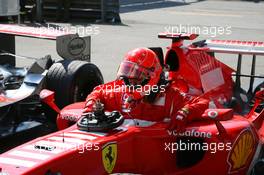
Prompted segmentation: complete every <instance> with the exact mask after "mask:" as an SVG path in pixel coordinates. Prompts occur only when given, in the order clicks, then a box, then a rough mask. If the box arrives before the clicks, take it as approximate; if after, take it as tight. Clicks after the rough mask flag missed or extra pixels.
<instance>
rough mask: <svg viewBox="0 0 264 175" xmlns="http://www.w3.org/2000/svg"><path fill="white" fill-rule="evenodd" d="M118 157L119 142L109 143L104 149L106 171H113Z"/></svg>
mask: <svg viewBox="0 0 264 175" xmlns="http://www.w3.org/2000/svg"><path fill="white" fill-rule="evenodd" d="M116 159H117V144H116V143H108V144H106V145H105V146H104V147H103V149H102V160H103V165H104V168H105V171H106V172H107V173H109V174H111V173H112V171H113V169H114V168H115V164H116Z"/></svg>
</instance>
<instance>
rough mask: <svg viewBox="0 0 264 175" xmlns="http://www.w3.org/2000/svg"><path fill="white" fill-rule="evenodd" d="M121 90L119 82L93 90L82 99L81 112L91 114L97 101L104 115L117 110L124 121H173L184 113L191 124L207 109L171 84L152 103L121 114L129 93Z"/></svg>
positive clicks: (203, 101) (202, 101) (204, 103)
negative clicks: (180, 112) (169, 119)
mask: <svg viewBox="0 0 264 175" xmlns="http://www.w3.org/2000/svg"><path fill="white" fill-rule="evenodd" d="M122 85H123V86H122ZM123 87H124V82H123V80H116V81H112V82H109V83H106V84H103V85H99V86H97V87H96V88H95V89H94V90H93V92H92V93H91V94H89V95H88V96H87V98H86V109H85V111H86V112H89V111H91V110H92V106H93V104H94V103H95V101H97V100H100V102H101V103H103V104H104V107H105V110H106V111H113V110H117V111H119V112H121V113H122V114H123V115H124V116H125V117H132V118H136V119H141V120H148V121H162V120H164V118H171V117H175V116H176V115H177V113H178V111H179V110H181V109H185V110H186V109H187V110H188V116H187V121H192V120H194V119H196V118H200V116H201V115H202V114H203V112H204V111H205V110H206V109H207V108H208V100H206V99H203V98H198V97H196V98H194V97H190V96H188V95H186V94H184V93H182V92H180V91H179V89H178V88H177V87H176V86H175V83H173V82H172V83H170V84H169V85H167V86H166V87H164V89H165V90H164V91H160V92H159V93H158V95H157V97H156V98H155V100H154V102H152V103H149V102H146V100H144V98H143V99H141V100H139V101H137V102H135V103H134V104H133V105H131V110H130V112H129V113H127V112H125V110H126V109H127V105H126V99H127V98H128V96H129V92H127V91H125V88H123Z"/></svg>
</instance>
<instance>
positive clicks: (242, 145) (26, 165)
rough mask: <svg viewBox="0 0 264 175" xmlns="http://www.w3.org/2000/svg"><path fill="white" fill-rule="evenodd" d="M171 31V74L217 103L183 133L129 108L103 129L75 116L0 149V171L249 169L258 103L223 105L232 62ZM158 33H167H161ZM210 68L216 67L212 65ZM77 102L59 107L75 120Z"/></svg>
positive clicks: (65, 173) (45, 174)
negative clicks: (248, 107) (245, 110)
mask: <svg viewBox="0 0 264 175" xmlns="http://www.w3.org/2000/svg"><path fill="white" fill-rule="evenodd" d="M171 37H173V38H174V39H175V38H176V39H175V40H177V39H178V40H179V42H173V44H172V46H171V47H170V48H169V49H168V52H167V54H166V57H165V63H166V64H169V65H171V68H172V69H171V70H170V78H171V79H175V80H177V79H179V80H180V79H181V77H184V80H185V83H186V84H188V86H189V87H192V88H194V89H196V90H198V91H197V92H204V93H202V96H206V97H207V98H209V99H210V100H212V101H213V102H214V103H215V105H216V107H217V108H216V109H208V110H206V111H205V112H204V114H203V115H202V116H201V119H200V120H197V121H194V122H192V123H190V124H188V127H187V128H186V131H185V132H183V133H176V132H174V131H167V130H166V128H167V126H168V121H166V120H164V121H162V122H148V121H142V120H133V119H131V118H129V116H125V117H126V118H127V119H126V120H125V122H124V123H123V124H122V125H121V126H119V127H118V128H116V129H114V130H112V131H110V132H107V133H102V132H85V131H80V130H79V129H78V127H77V124H73V125H72V126H71V127H69V128H66V129H64V130H61V131H58V132H56V133H52V134H50V135H47V136H44V137H41V138H38V139H35V140H33V141H31V142H29V143H26V144H24V145H21V146H19V147H17V148H15V149H12V150H10V151H8V152H6V153H4V154H2V155H0V172H3V173H8V174H10V175H15V174H25V175H49V174H54V175H55V174H56V173H57V174H59V173H60V174H62V175H72V174H80V175H86V174H87V175H88V174H95V175H97V174H111V173H137V174H152V175H153V174H177V175H181V174H182V175H190V174H196V175H199V174H201V175H204V174H215V175H223V174H237V175H242V174H247V173H248V172H249V171H250V170H251V168H252V166H253V164H254V162H255V160H256V159H257V158H259V154H260V149H261V147H262V142H263V134H262V133H264V125H263V117H264V111H263V110H262V112H261V113H256V112H251V113H250V114H249V115H243V116H242V115H239V114H237V111H233V109H221V108H222V107H223V104H222V103H221V100H222V101H228V100H230V99H231V97H232V89H233V81H232V78H231V73H232V72H233V70H232V69H231V68H229V67H228V66H226V65H224V64H223V63H221V62H219V61H217V60H216V59H215V58H214V57H213V56H210V55H208V54H207V53H206V51H205V50H203V49H201V50H198V49H195V48H194V47H193V46H192V45H191V46H189V47H186V48H184V47H182V41H181V37H183V38H184V39H194V38H195V36H194V35H190V36H188V35H184V36H181V35H170V36H167V38H171ZM161 38H166V34H163V35H162V36H161ZM175 55H176V57H175ZM176 58H177V59H178V60H175V59H176ZM174 63H176V64H175V65H173V64H174ZM173 66H174V67H173ZM218 69H220V70H221V71H220V73H221V72H222V78H223V82H224V83H223V84H221V82H216V84H213V83H212V84H213V85H212V84H210V83H209V84H206V83H208V82H207V79H206V78H207V76H208V73H209V75H210V72H211V71H215V70H218ZM215 74H216V75H221V74H219V72H217V71H216V72H215ZM215 74H214V75H215ZM203 76H205V77H203ZM209 77H210V76H209ZM218 78H219V77H218ZM220 79H221V77H220ZM182 87H183V88H184V87H185V86H182ZM184 89H186V88H184ZM212 89H213V90H212ZM189 91H190V89H189ZM83 107H84V103H76V104H72V105H69V106H67V107H66V108H64V109H63V110H61V111H60V115H63V116H64V117H65V118H68V119H69V120H71V121H73V122H75V121H76V120H78V119H79V118H80V117H81V115H82V111H83ZM139 118H140V117H139ZM184 143H185V148H187V144H191V143H194V144H197V145H200V146H201V145H202V147H203V149H200V150H196V151H184V150H183V148H182V147H180V145H184ZM194 144H193V145H194ZM206 145H207V146H206ZM197 147H199V146H197ZM189 148H190V145H189ZM206 148H207V149H206Z"/></svg>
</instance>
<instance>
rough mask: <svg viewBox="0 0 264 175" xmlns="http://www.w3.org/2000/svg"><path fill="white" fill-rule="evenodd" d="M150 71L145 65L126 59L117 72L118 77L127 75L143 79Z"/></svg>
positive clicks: (131, 77)
mask: <svg viewBox="0 0 264 175" xmlns="http://www.w3.org/2000/svg"><path fill="white" fill-rule="evenodd" d="M149 74H150V71H149V70H147V69H146V68H144V67H140V66H138V65H137V64H136V63H133V62H130V61H124V62H122V63H121V64H120V66H119V70H118V72H117V78H120V77H127V78H130V79H138V80H142V79H145V78H147V77H148V76H149Z"/></svg>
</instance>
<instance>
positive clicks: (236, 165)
mask: <svg viewBox="0 0 264 175" xmlns="http://www.w3.org/2000/svg"><path fill="white" fill-rule="evenodd" d="M254 150H255V139H254V136H253V134H252V132H251V131H250V130H244V131H242V132H241V134H240V135H239V136H238V138H237V139H236V141H235V143H234V145H233V147H232V150H231V152H230V153H229V157H228V163H229V164H230V165H231V167H230V170H229V173H233V172H236V171H238V170H239V169H241V168H244V166H245V165H246V164H247V163H248V161H249V159H250V157H251V155H252V154H253V152H254Z"/></svg>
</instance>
